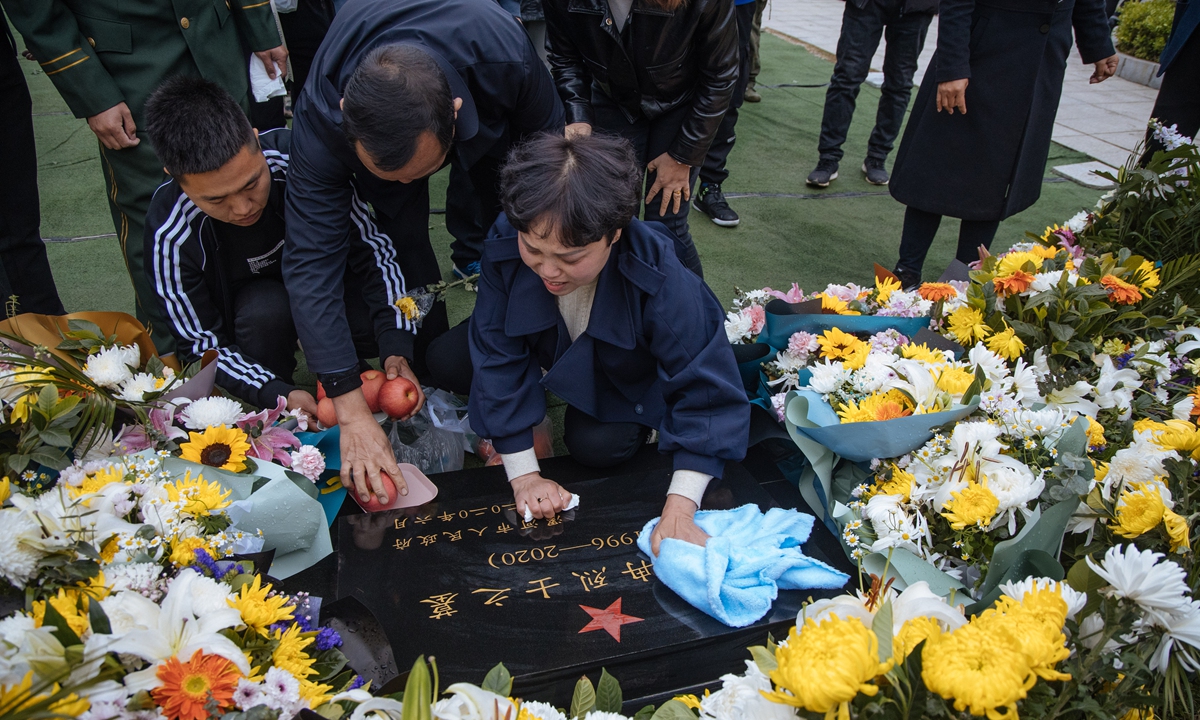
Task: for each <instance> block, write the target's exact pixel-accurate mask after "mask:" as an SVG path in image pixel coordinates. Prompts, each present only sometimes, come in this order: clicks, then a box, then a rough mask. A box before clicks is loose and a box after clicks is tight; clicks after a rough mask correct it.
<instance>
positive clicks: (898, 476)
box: [875, 463, 916, 502]
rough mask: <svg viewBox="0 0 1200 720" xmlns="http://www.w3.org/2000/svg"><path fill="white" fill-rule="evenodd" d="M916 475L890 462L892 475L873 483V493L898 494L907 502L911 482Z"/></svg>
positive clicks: (910, 491)
mask: <svg viewBox="0 0 1200 720" xmlns="http://www.w3.org/2000/svg"><path fill="white" fill-rule="evenodd" d="M915 481H916V477H915V476H914V475H913V474H912V473H910V472H908V471H907V470H903V469H901V468H899V467H897V466H896V464H895V463H892V477H890V478H889V479H887V480H885V481H884V482H881V483H880V482H877V483H876V485H875V494H877V495H900V496H902V497H903V498H904V502H908V499H909V496H911V495H912V489H913V483H914V482H915Z"/></svg>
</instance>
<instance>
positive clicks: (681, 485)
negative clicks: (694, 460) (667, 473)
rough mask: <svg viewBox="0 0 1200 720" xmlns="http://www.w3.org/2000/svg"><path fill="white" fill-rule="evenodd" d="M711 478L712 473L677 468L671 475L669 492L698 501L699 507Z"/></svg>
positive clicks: (669, 493) (697, 505)
mask: <svg viewBox="0 0 1200 720" xmlns="http://www.w3.org/2000/svg"><path fill="white" fill-rule="evenodd" d="M709 480H712V475H705V474H704V473H702V472H697V471H695V470H676V471H675V474H674V475H672V476H671V487H669V488H667V494H668V495H682V496H683V497H685V498H687V499H688V500H691V501H692V502H694V503H696V507H697V508H699V507H700V503H701V502H702V501H703V500H704V489H705V488H706V487H708V481H709Z"/></svg>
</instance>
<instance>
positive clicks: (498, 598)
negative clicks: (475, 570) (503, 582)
mask: <svg viewBox="0 0 1200 720" xmlns="http://www.w3.org/2000/svg"><path fill="white" fill-rule="evenodd" d="M511 590H512V588H479V589H478V590H472V591H471V594H472V595H475V594H478V593H492V596H491V597H489V598H488V599H487V600H484V601H483V604H484V605H495V606H496V607H504V602H503V601H504V600H507V599H508V593H509V592H510V591H511Z"/></svg>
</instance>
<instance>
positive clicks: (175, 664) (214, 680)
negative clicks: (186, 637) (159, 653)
mask: <svg viewBox="0 0 1200 720" xmlns="http://www.w3.org/2000/svg"><path fill="white" fill-rule="evenodd" d="M157 674H158V679H159V680H160V681H161V682H162V685H159V686H158V687H156V688H154V689H153V690H151V691H150V695H151V697H153V698H154V702H156V703H158V704H159V706H161V707H162V710H163V714H164V715H166V716H167V717H168V718H170V719H171V720H207V718H208V716H209V713H208V709H207V708H208V706H209V704H210V703H211V704H213V705H215V706H216V708H217V709H224V708H227V707H230V706H231V705H233V691H234V690H235V689H237V682H238V678H240V677H241V673H239V672H238V669H237V667H236V666H235V665H234V664H233V663H231V662H229V661H228V660H226V659H225V658H223V657H221V656H220V655H205V654H204V653H203V652H201V651H200V650H197V651H196V652H195V654H193V655H192V659H191V660H188V661H187V662H185V663H181V662H179V658H176V657H172V658H170V659H168V660H167V661H166V662H165V663H163V664H162V665H159V666H158V673H157Z"/></svg>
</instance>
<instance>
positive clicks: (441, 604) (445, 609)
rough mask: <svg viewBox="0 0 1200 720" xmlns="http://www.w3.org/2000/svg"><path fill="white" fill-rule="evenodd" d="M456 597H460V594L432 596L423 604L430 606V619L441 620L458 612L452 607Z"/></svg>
mask: <svg viewBox="0 0 1200 720" xmlns="http://www.w3.org/2000/svg"><path fill="white" fill-rule="evenodd" d="M456 597H458V593H442V594H440V595H430V596H429V597H428V598H426V599H424V600H422V601H421V602H423V603H428V604H429V606H430V607H429V611H430V615H429V617H430V618H432V619H433V620H441V619H442V618H446V617H450V616H451V615H453V614H454V613H456V612H458V611H457V610H455V609H454V608H453V607H452V605H453V603H454V598H456Z"/></svg>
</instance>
